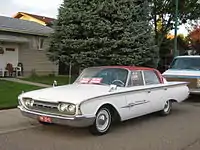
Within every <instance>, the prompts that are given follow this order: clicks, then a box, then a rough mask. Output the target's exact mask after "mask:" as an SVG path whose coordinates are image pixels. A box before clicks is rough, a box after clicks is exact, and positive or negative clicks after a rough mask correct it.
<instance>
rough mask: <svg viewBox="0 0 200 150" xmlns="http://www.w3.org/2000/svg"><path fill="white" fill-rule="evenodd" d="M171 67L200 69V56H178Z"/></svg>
mask: <svg viewBox="0 0 200 150" xmlns="http://www.w3.org/2000/svg"><path fill="white" fill-rule="evenodd" d="M170 68H171V69H191V70H200V57H199V58H176V59H175V60H174V61H173V62H172V64H171V67H170Z"/></svg>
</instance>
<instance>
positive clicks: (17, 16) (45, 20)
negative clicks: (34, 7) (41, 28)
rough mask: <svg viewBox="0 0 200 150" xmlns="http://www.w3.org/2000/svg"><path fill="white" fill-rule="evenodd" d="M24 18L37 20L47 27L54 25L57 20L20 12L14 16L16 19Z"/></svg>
mask: <svg viewBox="0 0 200 150" xmlns="http://www.w3.org/2000/svg"><path fill="white" fill-rule="evenodd" d="M22 16H29V17H32V18H35V19H37V20H40V21H42V22H44V23H45V24H46V25H49V24H52V23H53V21H55V20H56V19H54V18H50V17H46V16H40V15H35V14H30V13H26V12H18V13H17V14H16V15H14V18H21V17H22Z"/></svg>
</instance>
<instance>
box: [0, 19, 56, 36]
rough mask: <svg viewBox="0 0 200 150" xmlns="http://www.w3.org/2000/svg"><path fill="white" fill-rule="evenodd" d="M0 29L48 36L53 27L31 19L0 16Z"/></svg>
mask: <svg viewBox="0 0 200 150" xmlns="http://www.w3.org/2000/svg"><path fill="white" fill-rule="evenodd" d="M0 31H9V32H15V33H23V34H31V35H41V36H48V35H49V34H50V33H52V32H53V29H52V28H50V27H47V26H43V25H40V24H38V23H35V22H32V21H26V20H21V19H15V18H10V17H5V16H0Z"/></svg>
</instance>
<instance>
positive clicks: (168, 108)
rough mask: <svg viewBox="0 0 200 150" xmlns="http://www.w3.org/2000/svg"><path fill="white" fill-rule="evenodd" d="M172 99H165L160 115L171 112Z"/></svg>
mask: <svg viewBox="0 0 200 150" xmlns="http://www.w3.org/2000/svg"><path fill="white" fill-rule="evenodd" d="M171 109H172V101H170V100H169V101H166V102H165V105H164V108H163V110H162V111H161V112H160V113H161V115H162V116H167V115H169V114H170V113H171Z"/></svg>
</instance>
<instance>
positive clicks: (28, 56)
mask: <svg viewBox="0 0 200 150" xmlns="http://www.w3.org/2000/svg"><path fill="white" fill-rule="evenodd" d="M0 34H7V35H14V36H18V37H24V38H26V39H28V42H26V43H10V42H3V45H4V46H7V47H9V45H13V44H14V45H16V46H17V48H18V62H20V63H22V64H23V72H24V76H29V75H31V74H33V73H36V74H37V75H48V74H56V75H57V74H58V65H55V64H54V63H52V62H51V61H49V59H48V57H47V55H46V53H47V49H48V46H49V38H48V37H41V36H34V35H26V34H19V33H10V32H0ZM38 38H43V39H44V48H43V49H42V50H40V49H39V47H38V42H37V41H38Z"/></svg>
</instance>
